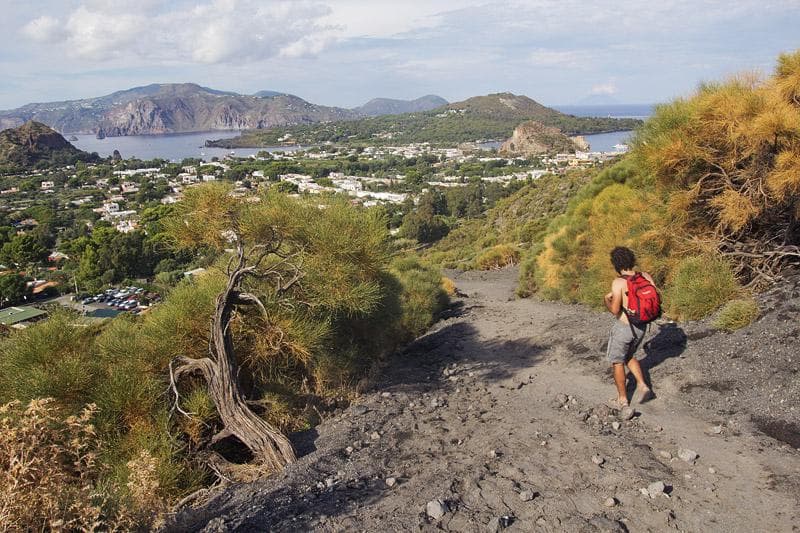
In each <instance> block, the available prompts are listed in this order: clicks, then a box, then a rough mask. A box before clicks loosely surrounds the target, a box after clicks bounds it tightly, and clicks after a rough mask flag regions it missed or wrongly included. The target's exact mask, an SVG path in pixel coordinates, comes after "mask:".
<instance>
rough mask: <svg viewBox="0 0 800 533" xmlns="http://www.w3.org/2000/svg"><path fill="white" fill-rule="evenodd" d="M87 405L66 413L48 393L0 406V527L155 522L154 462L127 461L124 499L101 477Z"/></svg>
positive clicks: (88, 527) (113, 526)
mask: <svg viewBox="0 0 800 533" xmlns="http://www.w3.org/2000/svg"><path fill="white" fill-rule="evenodd" d="M96 412H97V407H96V406H95V405H93V404H91V405H88V406H86V407H85V408H84V409H83V410H82V411H81V412H80V413H79V414H78V415H70V416H64V415H63V413H62V412H61V410H60V409H59V408H58V407H57V405H56V402H55V400H53V399H52V398H38V399H34V400H31V401H30V402H29V403H28V404H27V405H23V404H22V403H21V402H19V401H13V402H10V403H7V404H5V405H3V406H1V407H0V531H3V532H5V531H49V530H54V531H119V530H132V529H137V528H151V527H157V526H158V524H159V523H160V518H159V516H161V514H162V513H163V511H165V510H166V506H165V504H164V502H163V501H162V500H160V498H159V497H158V494H159V492H158V482H157V481H156V479H157V476H156V474H155V470H156V463H155V461H154V460H153V458H152V457H149V456H146V454H145V453H144V452H143V454H142V456H141V457H140V458H138V459H137V460H134V461H131V462H129V463H128V467H129V470H130V477H129V482H128V485H127V493H128V497H127V498H125V502H124V503H122V502H121V501H120V500H118V499H117V498H118V497H119V496H120V494H119V493H118V491H117V490H116V488H115V487H109V486H108V485H105V484H103V483H102V482H100V479H101V474H102V468H101V466H100V465H99V463H98V462H97V456H98V453H99V452H100V441H99V439H98V437H97V435H96V434H95V429H94V426H93V425H92V423H91V420H92V418H93V417H94V415H95V414H96Z"/></svg>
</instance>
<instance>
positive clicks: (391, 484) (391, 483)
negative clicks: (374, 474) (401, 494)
mask: <svg viewBox="0 0 800 533" xmlns="http://www.w3.org/2000/svg"><path fill="white" fill-rule="evenodd" d="M385 483H386V486H387V487H389V488H392V487H394V486H395V485H396V484H397V479H396V478H393V477H387V478H386V481H385Z"/></svg>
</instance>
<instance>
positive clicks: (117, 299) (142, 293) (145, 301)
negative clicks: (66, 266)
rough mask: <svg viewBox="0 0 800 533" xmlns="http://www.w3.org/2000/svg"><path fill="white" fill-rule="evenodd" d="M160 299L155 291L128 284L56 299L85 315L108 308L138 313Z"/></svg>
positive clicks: (108, 309)
mask: <svg viewBox="0 0 800 533" xmlns="http://www.w3.org/2000/svg"><path fill="white" fill-rule="evenodd" d="M160 299H161V297H160V296H159V295H158V294H157V293H154V292H149V291H147V290H145V289H144V288H143V287H137V286H128V287H120V288H113V289H106V290H105V291H103V292H99V293H96V294H90V295H75V294H69V295H64V296H61V297H60V298H57V299H56V301H58V303H60V304H61V305H63V306H65V307H71V308H73V309H76V310H78V311H80V312H81V313H83V314H86V315H91V314H94V313H95V312H96V311H104V313H102V314H104V315H105V314H106V313H107V312H108V311H110V310H114V311H117V312H129V313H133V314H138V313H140V312H141V311H142V310H144V309H146V308H148V307H149V306H150V305H151V304H153V303H156V302H158V301H159V300H160Z"/></svg>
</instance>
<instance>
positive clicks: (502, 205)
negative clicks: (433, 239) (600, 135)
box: [423, 169, 597, 269]
mask: <svg viewBox="0 0 800 533" xmlns="http://www.w3.org/2000/svg"><path fill="white" fill-rule="evenodd" d="M596 173H597V170H596V169H592V170H588V171H574V172H570V173H568V174H566V175H564V176H559V175H555V174H548V175H545V176H542V177H541V178H539V179H537V180H536V181H534V182H532V183H531V184H530V185H526V186H524V187H523V188H522V189H520V190H519V191H517V192H516V193H514V194H512V195H511V196H509V197H508V198H503V199H501V200H498V202H497V204H496V205H495V206H494V207H492V208H491V209H489V210H488V211H487V212H486V214H485V215H484V216H483V217H482V218H479V219H471V220H464V221H462V222H461V225H459V226H458V227H457V228H455V229H454V230H452V231H451V232H450V233H448V234H447V236H446V237H444V238H443V239H442V240H440V241H439V242H437V243H436V244H435V245H433V246H432V247H431V248H429V249H427V250H425V251H424V252H423V255H424V257H425V258H426V259H429V260H430V261H432V262H434V263H436V264H439V265H441V266H443V267H445V268H459V269H471V268H476V267H477V266H478V265H477V263H476V259H477V258H478V257H479V256H481V255H482V254H484V253H486V252H487V251H488V250H489V249H490V248H492V247H494V246H498V245H509V246H512V247H514V248H517V249H521V248H526V247H528V246H529V245H530V243H534V242H538V241H540V240H541V237H542V235H543V233H544V231H545V230H546V229H547V227H548V225H549V223H550V221H551V220H552V218H553V217H555V216H557V215H559V214H561V213H563V212H564V211H565V210H566V208H567V202H568V201H569V199H570V198H571V197H572V196H574V195H575V193H576V192H577V191H578V189H580V188H581V187H582V186H583V185H585V184H586V183H588V182H589V181H590V180H591V179H592V176H593V175H594V174H596Z"/></svg>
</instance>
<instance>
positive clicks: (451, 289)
mask: <svg viewBox="0 0 800 533" xmlns="http://www.w3.org/2000/svg"><path fill="white" fill-rule="evenodd" d="M442 289H444V292H446V293H447V295H448V296H450V297H451V298H452V297H453V296H455V295H456V282H455V281H453V280H452V279H450V278H448V277H444V276H443V277H442Z"/></svg>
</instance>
